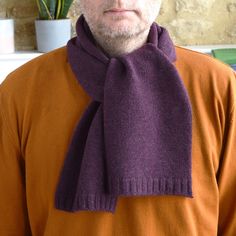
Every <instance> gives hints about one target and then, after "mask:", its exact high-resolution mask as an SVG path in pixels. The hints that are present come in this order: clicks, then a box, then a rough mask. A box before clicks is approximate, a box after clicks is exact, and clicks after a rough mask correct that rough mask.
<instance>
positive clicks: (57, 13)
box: [55, 0, 61, 19]
mask: <svg viewBox="0 0 236 236" xmlns="http://www.w3.org/2000/svg"><path fill="white" fill-rule="evenodd" d="M60 12H61V0H57V9H56V17H55V18H56V19H59V17H60Z"/></svg>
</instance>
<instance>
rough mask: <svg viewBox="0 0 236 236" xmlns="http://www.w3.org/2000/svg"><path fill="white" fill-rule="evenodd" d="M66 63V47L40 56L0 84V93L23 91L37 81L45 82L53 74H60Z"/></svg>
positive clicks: (16, 70) (19, 68)
mask: <svg viewBox="0 0 236 236" xmlns="http://www.w3.org/2000/svg"><path fill="white" fill-rule="evenodd" d="M67 65H68V62H67V52H66V47H61V48H58V49H55V50H53V51H50V52H48V53H45V54H43V55H40V56H38V57H36V58H34V59H32V60H30V61H28V62H26V63H25V64H23V65H22V66H20V67H18V68H17V69H15V70H14V71H12V72H11V73H10V74H8V75H7V77H6V78H5V79H4V80H3V82H2V83H1V84H0V88H1V91H5V90H6V91H8V92H9V93H10V92H14V91H15V90H16V91H19V92H20V91H24V90H25V89H26V88H27V87H29V85H32V84H33V83H36V82H37V81H42V80H44V81H46V80H47V79H48V77H49V76H52V74H53V73H55V72H56V73H57V74H60V71H62V70H63V68H64V67H65V66H67Z"/></svg>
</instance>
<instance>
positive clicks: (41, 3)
mask: <svg viewBox="0 0 236 236" xmlns="http://www.w3.org/2000/svg"><path fill="white" fill-rule="evenodd" d="M37 5H38V9H39V19H41V20H47V19H52V16H51V14H50V11H49V9H48V5H47V2H45V0H37Z"/></svg>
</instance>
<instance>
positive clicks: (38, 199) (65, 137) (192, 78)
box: [0, 47, 236, 236]
mask: <svg viewBox="0 0 236 236" xmlns="http://www.w3.org/2000/svg"><path fill="white" fill-rule="evenodd" d="M176 50H177V61H176V62H175V65H176V67H177V69H178V71H179V73H180V75H181V77H182V80H183V82H184V84H185V86H186V89H187V91H188V93H189V96H190V100H191V103H192V110H193V147H192V148H193V149H192V162H193V163H192V171H193V173H192V174H193V176H192V178H193V197H194V198H186V197H183V196H164V195H163V196H132V197H124V196H122V197H119V198H118V202H117V208H116V211H115V214H112V213H109V212H102V211H100V212H89V211H79V212H74V213H70V212H65V211H61V210H58V209H55V207H54V195H55V190H56V186H57V182H58V178H59V174H60V171H61V168H62V165H63V161H64V158H65V154H66V151H67V147H68V145H69V142H70V137H71V135H72V132H73V128H74V127H75V125H76V124H77V121H78V119H79V118H80V117H81V116H82V114H83V112H84V110H85V109H86V107H87V106H88V104H89V103H90V101H91V98H90V97H89V96H88V95H87V94H86V92H85V91H84V90H83V88H82V87H81V86H80V85H79V84H78V82H77V80H76V79H75V76H74V74H73V73H72V71H71V68H70V66H69V64H68V62H67V54H66V50H65V47H63V48H60V49H57V50H55V51H52V52H50V53H47V54H44V55H42V56H40V57H38V58H36V59H34V60H32V61H30V62H28V63H27V64H25V65H23V66H22V67H20V68H18V69H17V70H15V71H14V72H12V73H11V74H10V75H9V76H8V77H7V78H6V79H5V80H4V82H3V83H2V84H1V86H0V113H1V115H0V189H1V193H0V236H28V235H33V236H54V235H55V236H60V235H61V236H172V235H173V236H216V235H222V236H233V235H236V200H235V199H236V120H235V119H236V109H235V107H234V104H235V102H236V101H235V100H236V80H235V74H234V72H233V71H232V70H231V69H230V68H229V67H227V66H226V65H224V64H223V63H221V62H219V61H216V60H214V59H213V58H211V57H210V56H207V55H203V54H201V53H197V52H193V51H190V50H187V49H183V48H180V47H176ZM55 84H56V86H55Z"/></svg>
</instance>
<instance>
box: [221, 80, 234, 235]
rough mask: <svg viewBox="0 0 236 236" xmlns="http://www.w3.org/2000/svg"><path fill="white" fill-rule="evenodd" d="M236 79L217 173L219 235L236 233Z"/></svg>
mask: <svg viewBox="0 0 236 236" xmlns="http://www.w3.org/2000/svg"><path fill="white" fill-rule="evenodd" d="M235 81H236V80H234V81H233V88H234V89H233V92H232V95H233V99H232V100H233V101H232V103H233V106H232V108H231V110H230V114H229V116H228V120H227V122H226V128H225V133H224V139H223V140H224V141H223V144H222V151H221V156H220V165H219V169H218V173H217V181H218V188H219V204H220V205H219V223H218V235H224V236H231V235H235V234H236V105H235V100H236V82H235Z"/></svg>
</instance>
